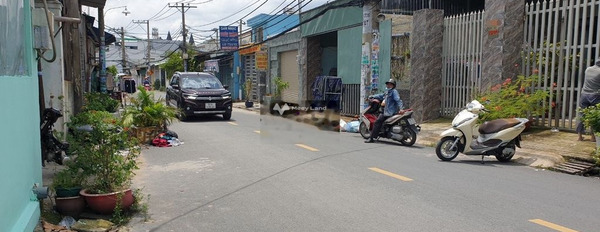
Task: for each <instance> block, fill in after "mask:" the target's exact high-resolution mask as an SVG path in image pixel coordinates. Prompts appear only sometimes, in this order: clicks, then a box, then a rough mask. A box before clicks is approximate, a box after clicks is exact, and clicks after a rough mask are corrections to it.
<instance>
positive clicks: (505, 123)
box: [479, 118, 521, 134]
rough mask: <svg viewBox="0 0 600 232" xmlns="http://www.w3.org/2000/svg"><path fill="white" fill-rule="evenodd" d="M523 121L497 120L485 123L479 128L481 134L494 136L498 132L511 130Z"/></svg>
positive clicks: (513, 119)
mask: <svg viewBox="0 0 600 232" xmlns="http://www.w3.org/2000/svg"><path fill="white" fill-rule="evenodd" d="M519 123H521V121H519V120H518V119H515V118H511V119H496V120H492V121H489V122H484V123H483V124H482V125H481V126H479V133H480V134H493V133H496V132H498V131H501V130H504V129H507V128H511V127H513V126H516V125H519Z"/></svg>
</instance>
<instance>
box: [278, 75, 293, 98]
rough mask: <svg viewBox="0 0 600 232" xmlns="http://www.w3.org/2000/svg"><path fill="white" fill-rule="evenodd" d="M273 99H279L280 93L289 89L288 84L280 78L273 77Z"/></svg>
mask: <svg viewBox="0 0 600 232" xmlns="http://www.w3.org/2000/svg"><path fill="white" fill-rule="evenodd" d="M274 82H275V97H281V92H283V91H284V90H286V89H287V88H289V87H290V83H289V82H287V81H283V79H282V78H281V77H275V79H274Z"/></svg>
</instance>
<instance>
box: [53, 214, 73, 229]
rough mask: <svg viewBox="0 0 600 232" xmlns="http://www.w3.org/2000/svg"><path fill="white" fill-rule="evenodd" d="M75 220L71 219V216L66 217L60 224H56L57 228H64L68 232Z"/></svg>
mask: <svg viewBox="0 0 600 232" xmlns="http://www.w3.org/2000/svg"><path fill="white" fill-rule="evenodd" d="M75 222H77V221H75V218H73V217H71V216H66V217H64V218H63V219H62V220H61V221H60V223H58V225H59V226H64V227H66V228H67V229H68V230H70V229H71V226H73V224H75Z"/></svg>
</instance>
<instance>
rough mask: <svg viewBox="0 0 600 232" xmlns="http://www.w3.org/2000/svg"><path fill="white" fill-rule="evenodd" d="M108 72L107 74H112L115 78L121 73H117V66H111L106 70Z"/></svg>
mask: <svg viewBox="0 0 600 232" xmlns="http://www.w3.org/2000/svg"><path fill="white" fill-rule="evenodd" d="M106 72H107V73H110V75H112V76H113V77H116V76H117V73H119V72H118V71H117V67H116V66H114V65H113V66H110V67H108V68H106Z"/></svg>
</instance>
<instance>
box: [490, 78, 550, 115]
mask: <svg viewBox="0 0 600 232" xmlns="http://www.w3.org/2000/svg"><path fill="white" fill-rule="evenodd" d="M537 80H538V76H535V75H534V76H529V77H525V76H518V77H517V79H515V80H512V79H510V78H509V79H506V80H505V81H504V82H503V83H502V84H498V85H496V86H493V87H492V88H491V89H490V90H489V91H488V92H487V93H484V94H483V95H482V96H480V97H479V98H480V100H481V103H482V104H483V105H484V106H485V108H486V109H488V110H489V111H490V112H488V113H485V114H483V115H482V116H481V118H480V120H482V121H489V120H494V119H499V118H514V117H522V118H527V117H528V116H538V115H543V114H544V112H545V110H546V108H545V106H544V105H543V102H544V101H545V100H547V98H548V95H549V93H548V91H546V90H541V89H537V90H534V89H533V85H534V84H535V83H537Z"/></svg>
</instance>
